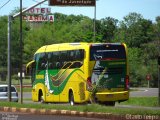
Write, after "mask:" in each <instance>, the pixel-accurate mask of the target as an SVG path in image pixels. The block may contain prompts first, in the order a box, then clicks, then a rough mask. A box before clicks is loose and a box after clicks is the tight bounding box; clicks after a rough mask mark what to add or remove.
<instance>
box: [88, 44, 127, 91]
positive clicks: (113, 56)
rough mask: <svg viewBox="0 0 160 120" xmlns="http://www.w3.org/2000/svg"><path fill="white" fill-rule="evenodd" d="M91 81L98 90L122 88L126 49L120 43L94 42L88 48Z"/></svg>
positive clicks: (124, 77)
mask: <svg viewBox="0 0 160 120" xmlns="http://www.w3.org/2000/svg"><path fill="white" fill-rule="evenodd" d="M90 61H91V63H92V68H91V69H92V72H91V73H92V76H91V82H92V84H93V85H96V88H97V90H98V91H99V92H104V91H110V90H111V91H117V90H118V89H119V90H120V89H121V90H124V88H125V79H126V74H127V65H126V64H127V62H126V51H125V47H124V45H121V44H95V45H92V46H91V49H90Z"/></svg>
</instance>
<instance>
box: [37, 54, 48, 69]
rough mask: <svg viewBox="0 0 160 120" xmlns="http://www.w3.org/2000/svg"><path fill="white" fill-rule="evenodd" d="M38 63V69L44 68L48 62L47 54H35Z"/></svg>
mask: <svg viewBox="0 0 160 120" xmlns="http://www.w3.org/2000/svg"><path fill="white" fill-rule="evenodd" d="M35 60H36V63H37V64H38V70H44V69H45V67H46V64H47V54H46V53H39V54H36V56H35Z"/></svg>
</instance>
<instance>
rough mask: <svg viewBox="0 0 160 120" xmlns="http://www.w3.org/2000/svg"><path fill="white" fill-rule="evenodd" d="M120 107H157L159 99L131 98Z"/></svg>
mask: <svg viewBox="0 0 160 120" xmlns="http://www.w3.org/2000/svg"><path fill="white" fill-rule="evenodd" d="M120 105H135V106H145V107H157V106H158V97H131V98H130V99H129V100H128V101H125V102H122V103H120Z"/></svg>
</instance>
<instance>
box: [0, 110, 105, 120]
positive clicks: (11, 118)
mask: <svg viewBox="0 0 160 120" xmlns="http://www.w3.org/2000/svg"><path fill="white" fill-rule="evenodd" d="M0 120H103V119H97V118H85V117H73V116H59V115H33V114H26V113H11V112H9V113H8V112H0ZM105 120H106V119H105Z"/></svg>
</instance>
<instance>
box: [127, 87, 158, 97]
mask: <svg viewBox="0 0 160 120" xmlns="http://www.w3.org/2000/svg"><path fill="white" fill-rule="evenodd" d="M132 90H133V91H131V92H130V97H158V88H132ZM134 90H135V91H134Z"/></svg>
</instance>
